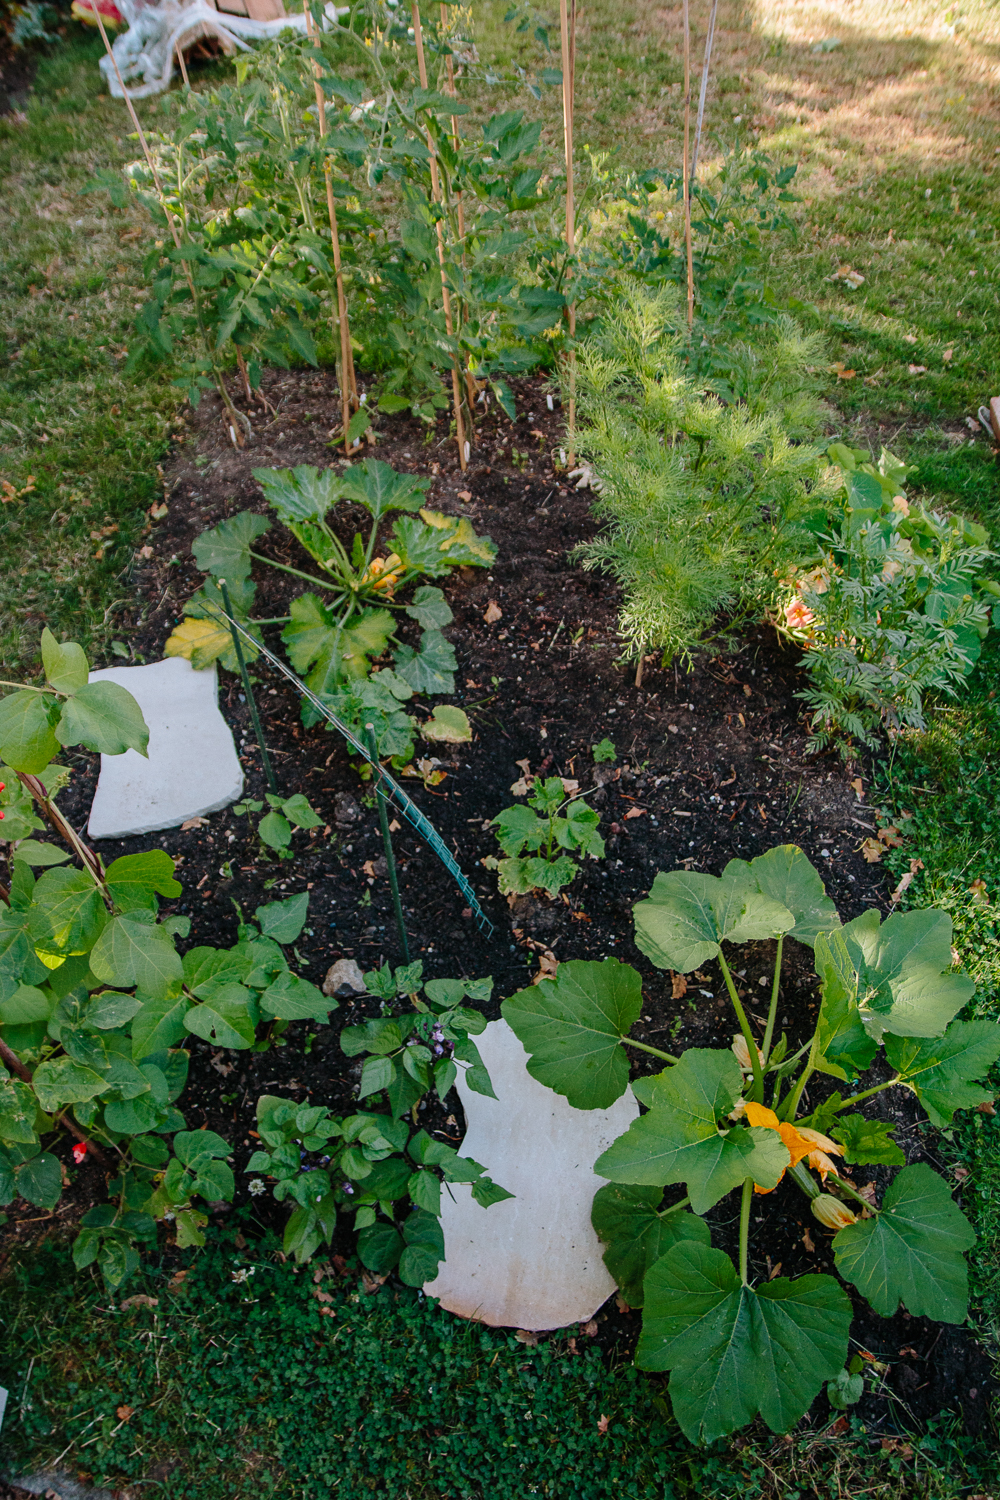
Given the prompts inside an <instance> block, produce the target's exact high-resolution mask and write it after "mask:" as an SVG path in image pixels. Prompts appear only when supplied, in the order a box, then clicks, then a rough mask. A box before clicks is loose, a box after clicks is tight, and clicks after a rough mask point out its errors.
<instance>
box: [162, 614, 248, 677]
mask: <svg viewBox="0 0 1000 1500" xmlns="http://www.w3.org/2000/svg"><path fill="white" fill-rule="evenodd" d="M232 644H233V638H232V635H231V634H230V632H229V631H228V630H227V629H226V627H225V626H224V625H219V624H217V623H216V622H215V621H214V620H190V619H188V620H182V621H181V623H180V624H179V625H175V626H174V628H173V630H172V631H171V633H170V635H169V637H168V638H167V644H166V646H165V647H164V651H165V653H166V655H167V656H183V657H184V659H185V661H189V662H190V663H191V665H192V666H193V667H195V668H197V669H199V670H200V669H201V668H202V667H210V666H211V665H212V663H213V661H216V660H217V659H218V658H219V657H220V656H222V655H223V654H224V653H225V652H226V651H227V650H228V649H229V648H230V647H231V646H232Z"/></svg>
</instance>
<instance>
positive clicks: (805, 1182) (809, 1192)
mask: <svg viewBox="0 0 1000 1500" xmlns="http://www.w3.org/2000/svg"><path fill="white" fill-rule="evenodd" d="M788 1175H789V1177H793V1178H794V1179H795V1183H796V1186H797V1187H800V1188H801V1189H802V1191H803V1192H804V1193H805V1195H806V1197H807V1198H818V1197H819V1193H820V1190H819V1188H818V1187H817V1186H816V1183H815V1181H814V1180H813V1178H812V1177H811V1176H810V1174H809V1172H808V1171H807V1170H806V1168H805V1167H804V1166H803V1165H802V1163H801V1162H800V1161H799V1162H796V1163H795V1166H794V1167H789V1169H788Z"/></svg>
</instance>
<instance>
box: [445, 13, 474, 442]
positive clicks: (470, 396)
mask: <svg viewBox="0 0 1000 1500" xmlns="http://www.w3.org/2000/svg"><path fill="white" fill-rule="evenodd" d="M447 24H448V7H447V5H442V6H441V25H442V27H445V26H447ZM445 72H446V74H447V78H448V92H449V94H450V95H451V97H452V98H453V99H457V98H458V90H457V89H456V87H455V64H454V62H453V61H452V56H451V53H450V52H449V53H448V56H447V57H446V58H445ZM451 139H452V144H453V145H454V147H455V153H456V155H457V154H458V120H457V119H456V118H455V116H454V115H452V117H451ZM455 208H456V211H457V214H458V237H459V239H460V240H461V241H462V266H463V269H464V268H465V267H466V265H467V262H466V259H465V209H464V206H463V203H462V190H461V188H459V189H458V191H457V192H456V194H455ZM458 313H459V321H460V325H461V318H462V304H461V302H459V308H458ZM475 399H476V382H475V381H474V380H473V378H472V371H471V370H470V369H468V367H466V369H465V404H466V406H467V407H468V409H469V426H470V428H471V431H470V434H469V436H470V438H471V441H472V442H473V444H474V443H475V441H476V430H475V425H474V424H475V420H476V418H475V408H474V405H473V403H474V401H475Z"/></svg>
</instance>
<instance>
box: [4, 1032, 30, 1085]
mask: <svg viewBox="0 0 1000 1500" xmlns="http://www.w3.org/2000/svg"><path fill="white" fill-rule="evenodd" d="M0 1062H2V1063H3V1065H4V1067H5V1068H6V1069H7V1071H8V1073H16V1074H17V1076H18V1078H20V1079H21V1081H22V1083H30V1082H31V1074H30V1073H29V1071H28V1069H27V1068H26V1067H25V1066H24V1063H23V1062H22V1061H21V1059H20V1058H19V1057H18V1055H17V1053H16V1052H12V1051H11V1050H10V1048H9V1047H8V1046H7V1043H6V1042H5V1041H4V1040H3V1039H2V1038H0Z"/></svg>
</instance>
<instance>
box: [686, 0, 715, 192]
mask: <svg viewBox="0 0 1000 1500" xmlns="http://www.w3.org/2000/svg"><path fill="white" fill-rule="evenodd" d="M718 11H719V0H712V9H711V10H710V11H709V13H708V35H707V36H706V38H705V61H704V62H703V63H702V67H701V89H700V91H699V94H698V122H697V124H696V125H695V128H694V150H693V151H692V153H691V181H692V182H694V180H695V178H696V177H697V176H698V152H699V150H700V148H701V128H702V126H703V125H704V123H705V99H706V97H707V95H708V71H709V68H710V66H711V63H712V46H713V43H714V42H715V18H716V16H717V15H718Z"/></svg>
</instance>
